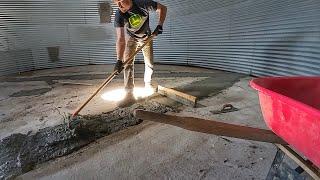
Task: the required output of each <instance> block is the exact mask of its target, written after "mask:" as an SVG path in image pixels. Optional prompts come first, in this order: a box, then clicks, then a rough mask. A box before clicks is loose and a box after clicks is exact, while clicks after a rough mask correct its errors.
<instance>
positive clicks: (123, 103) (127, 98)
mask: <svg viewBox="0 0 320 180" xmlns="http://www.w3.org/2000/svg"><path fill="white" fill-rule="evenodd" d="M135 102H136V99H135V98H134V95H133V92H128V93H127V94H126V96H125V97H124V99H123V100H121V101H120V102H119V103H118V107H121V108H124V107H128V106H131V105H132V104H134V103H135Z"/></svg>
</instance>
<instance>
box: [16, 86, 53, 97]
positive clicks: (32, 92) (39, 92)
mask: <svg viewBox="0 0 320 180" xmlns="http://www.w3.org/2000/svg"><path fill="white" fill-rule="evenodd" d="M51 90H52V88H41V89H33V90H22V91H19V92H16V93H13V94H11V95H10V97H22V96H34V95H42V94H45V93H47V92H49V91H51Z"/></svg>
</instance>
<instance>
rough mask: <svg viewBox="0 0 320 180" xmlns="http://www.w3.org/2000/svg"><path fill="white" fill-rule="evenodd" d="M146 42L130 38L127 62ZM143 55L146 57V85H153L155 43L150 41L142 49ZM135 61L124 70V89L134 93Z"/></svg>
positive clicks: (127, 47)
mask: <svg viewBox="0 0 320 180" xmlns="http://www.w3.org/2000/svg"><path fill="white" fill-rule="evenodd" d="M143 43H144V42H143V41H137V40H136V39H134V38H132V37H129V39H128V40H127V42H126V49H125V60H127V59H128V58H129V56H130V55H131V54H133V53H134V52H135V51H136V50H137V48H138V47H140V46H141V45H142V44H143ZM142 53H143V57H144V83H145V84H149V83H151V76H152V74H153V41H150V42H149V43H148V44H146V45H145V46H144V47H143V48H142ZM134 60H135V57H134V58H133V61H132V63H131V64H128V65H127V66H126V67H125V68H124V87H125V89H126V90H127V91H132V90H133V88H134Z"/></svg>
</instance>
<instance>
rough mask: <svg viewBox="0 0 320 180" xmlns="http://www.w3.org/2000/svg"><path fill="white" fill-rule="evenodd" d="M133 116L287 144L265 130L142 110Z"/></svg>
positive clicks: (222, 133)
mask: <svg viewBox="0 0 320 180" xmlns="http://www.w3.org/2000/svg"><path fill="white" fill-rule="evenodd" d="M134 116H135V117H136V118H138V119H142V120H148V121H154V122H159V123H164V124H170V125H173V126H177V127H180V128H183V129H187V130H190V131H196V132H202V133H207V134H215V135H219V136H227V137H234V138H240V139H247V140H254V141H262V142H269V143H277V144H285V145H286V144H288V143H286V142H285V141H284V140H282V139H281V138H280V137H278V136H277V135H275V134H274V133H273V132H272V131H270V130H266V129H258V128H252V127H246V126H240V125H234V124H228V123H223V122H218V121H212V120H205V119H199V118H194V117H179V116H173V115H165V114H159V113H154V112H150V111H144V110H135V112H134Z"/></svg>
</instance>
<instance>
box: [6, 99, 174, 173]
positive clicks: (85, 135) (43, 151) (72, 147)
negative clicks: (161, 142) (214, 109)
mask: <svg viewBox="0 0 320 180" xmlns="http://www.w3.org/2000/svg"><path fill="white" fill-rule="evenodd" d="M135 109H145V110H149V111H154V112H159V113H165V112H168V111H175V109H173V108H171V107H168V106H165V105H162V104H160V103H158V102H154V101H149V102H148V103H142V104H141V103H138V104H134V105H132V106H131V107H127V108H121V109H116V110H114V111H112V112H109V113H103V114H98V115H85V116H79V117H78V118H77V121H78V122H79V124H78V126H77V127H76V128H75V129H69V128H68V124H67V122H66V123H65V124H60V125H57V126H54V127H48V128H44V129H40V130H39V131H38V132H37V133H35V134H31V133H29V134H12V135H10V136H8V137H6V138H4V139H2V140H1V141H0V164H1V166H0V179H6V178H14V177H16V176H18V175H20V174H23V173H26V172H28V171H30V170H32V169H33V168H34V167H35V166H36V165H37V164H40V163H43V162H46V161H48V160H51V159H55V158H57V157H61V156H65V155H67V154H70V153H72V152H74V151H76V150H79V149H80V148H81V147H83V146H85V145H87V144H89V143H91V142H93V141H95V140H97V139H99V138H101V137H103V136H106V135H109V134H112V133H114V132H117V131H120V130H122V129H125V128H127V127H129V126H134V125H137V124H139V123H141V122H142V121H141V120H139V119H136V118H134V117H133V114H132V113H133V111H134V110H135ZM66 120H68V119H66Z"/></svg>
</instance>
